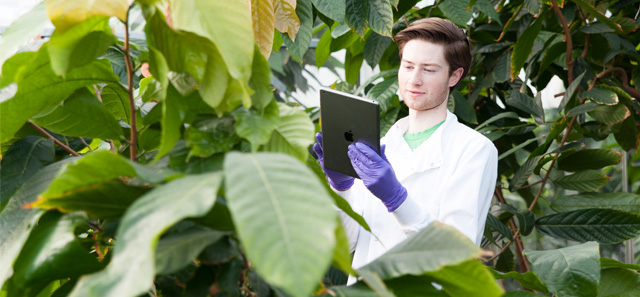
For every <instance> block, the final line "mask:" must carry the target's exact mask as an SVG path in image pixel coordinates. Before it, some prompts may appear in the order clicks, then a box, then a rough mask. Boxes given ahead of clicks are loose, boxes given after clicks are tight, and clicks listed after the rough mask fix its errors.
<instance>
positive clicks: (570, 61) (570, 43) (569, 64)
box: [551, 0, 574, 84]
mask: <svg viewBox="0 0 640 297" xmlns="http://www.w3.org/2000/svg"><path fill="white" fill-rule="evenodd" d="M551 4H552V5H553V10H554V11H555V12H556V15H557V16H558V18H559V19H560V22H561V23H562V30H564V39H565V41H566V43H567V53H566V57H565V59H566V61H567V68H568V79H569V84H571V82H573V63H574V61H573V59H572V58H571V53H572V52H573V40H572V39H571V31H569V26H567V20H565V18H564V15H562V11H560V7H558V3H556V0H551Z"/></svg>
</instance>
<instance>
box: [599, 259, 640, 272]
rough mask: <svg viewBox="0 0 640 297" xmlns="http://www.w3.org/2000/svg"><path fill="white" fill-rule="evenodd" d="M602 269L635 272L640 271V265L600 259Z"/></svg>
mask: <svg viewBox="0 0 640 297" xmlns="http://www.w3.org/2000/svg"><path fill="white" fill-rule="evenodd" d="M600 267H601V268H628V269H631V270H635V271H639V270H640V265H638V264H627V263H621V262H618V261H616V260H614V259H609V258H600Z"/></svg>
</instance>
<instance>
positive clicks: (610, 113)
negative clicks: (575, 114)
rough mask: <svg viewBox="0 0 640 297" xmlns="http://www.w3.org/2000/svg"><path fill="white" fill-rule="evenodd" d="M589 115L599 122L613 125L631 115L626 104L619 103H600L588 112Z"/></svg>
mask: <svg viewBox="0 0 640 297" xmlns="http://www.w3.org/2000/svg"><path fill="white" fill-rule="evenodd" d="M589 115H590V116H592V117H593V118H594V119H596V121H598V122H600V123H603V124H607V125H613V124H617V123H620V122H622V121H624V120H625V119H626V118H627V117H629V116H630V115H631V112H630V111H629V108H628V107H627V106H626V105H624V104H620V103H619V104H616V105H602V106H600V107H598V108H596V109H595V110H593V111H591V112H589Z"/></svg>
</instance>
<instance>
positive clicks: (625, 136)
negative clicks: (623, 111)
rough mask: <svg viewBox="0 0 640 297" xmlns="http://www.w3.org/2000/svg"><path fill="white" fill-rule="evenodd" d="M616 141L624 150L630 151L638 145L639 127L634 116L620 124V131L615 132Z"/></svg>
mask: <svg viewBox="0 0 640 297" xmlns="http://www.w3.org/2000/svg"><path fill="white" fill-rule="evenodd" d="M613 136H614V137H615V139H616V142H617V143H618V144H619V145H620V146H621V147H622V149H623V150H625V151H629V150H632V149H636V148H637V147H638V128H636V120H635V118H634V117H628V118H626V119H625V120H624V121H622V124H620V131H618V132H614V134H613Z"/></svg>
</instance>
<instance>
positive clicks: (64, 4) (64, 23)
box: [46, 0, 129, 31]
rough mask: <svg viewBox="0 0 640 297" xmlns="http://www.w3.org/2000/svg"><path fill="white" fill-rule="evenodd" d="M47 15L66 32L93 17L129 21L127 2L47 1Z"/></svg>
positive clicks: (106, 0) (59, 28) (88, 0)
mask: <svg viewBox="0 0 640 297" xmlns="http://www.w3.org/2000/svg"><path fill="white" fill-rule="evenodd" d="M46 5H47V15H48V16H49V19H50V20H51V22H52V23H53V25H55V26H56V29H57V30H60V31H66V30H67V29H69V28H71V27H72V26H73V25H75V24H77V23H80V22H82V21H84V20H86V19H88V18H90V17H93V16H107V17H111V16H115V17H117V18H118V19H120V20H122V21H126V19H127V11H128V10H129V2H128V1H127V0H102V1H96V0H74V1H69V0H46Z"/></svg>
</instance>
